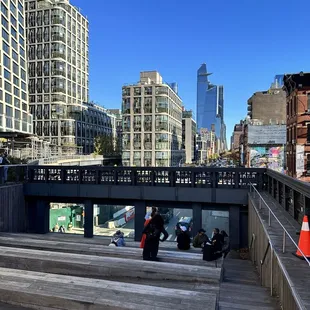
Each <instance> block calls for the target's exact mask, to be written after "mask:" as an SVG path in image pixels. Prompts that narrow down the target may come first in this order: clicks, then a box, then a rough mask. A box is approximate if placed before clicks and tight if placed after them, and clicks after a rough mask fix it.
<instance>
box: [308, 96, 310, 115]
mask: <svg viewBox="0 0 310 310" xmlns="http://www.w3.org/2000/svg"><path fill="white" fill-rule="evenodd" d="M307 110H308V112H310V93H308V94H307Z"/></svg>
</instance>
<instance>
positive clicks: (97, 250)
mask: <svg viewBox="0 0 310 310" xmlns="http://www.w3.org/2000/svg"><path fill="white" fill-rule="evenodd" d="M59 235H60V234H59ZM61 236H63V235H61ZM39 237H40V236H39ZM69 240H70V242H69V241H68V240H67V238H60V240H58V241H55V240H43V239H41V238H31V237H29V236H28V235H26V234H24V235H21V234H16V235H15V234H1V235H0V246H4V247H14V248H23V249H33V250H43V251H53V252H64V253H71V254H82V255H95V256H109V257H119V258H121V257H126V258H130V259H134V260H142V249H140V248H137V247H133V246H132V247H130V246H126V247H109V246H106V245H102V244H89V243H88V242H87V239H85V238H83V240H80V239H79V238H75V240H74V238H72V237H70V236H69ZM81 241H83V242H81ZM173 249H174V251H172V250H170V251H169V250H167V247H166V248H164V249H162V247H161V249H160V250H159V258H160V261H161V262H165V263H180V264H184V265H197V266H210V267H218V268H221V266H222V259H219V260H217V261H212V262H207V261H203V260H202V253H201V251H191V252H187V251H179V250H176V248H175V247H174V246H173ZM176 253H177V255H176Z"/></svg>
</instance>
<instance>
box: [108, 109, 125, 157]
mask: <svg viewBox="0 0 310 310" xmlns="http://www.w3.org/2000/svg"><path fill="white" fill-rule="evenodd" d="M108 112H109V115H112V116H114V117H115V128H113V124H112V128H113V132H114V133H113V136H114V138H115V142H116V145H115V149H116V150H117V151H119V152H121V149H122V131H123V126H122V123H123V120H122V112H121V110H120V109H109V110H108Z"/></svg>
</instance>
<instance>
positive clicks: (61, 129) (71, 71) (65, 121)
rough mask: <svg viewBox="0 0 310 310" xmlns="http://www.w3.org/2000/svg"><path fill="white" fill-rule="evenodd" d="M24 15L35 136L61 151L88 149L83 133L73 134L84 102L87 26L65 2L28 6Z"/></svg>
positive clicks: (29, 0)
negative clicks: (79, 148) (78, 148)
mask: <svg viewBox="0 0 310 310" xmlns="http://www.w3.org/2000/svg"><path fill="white" fill-rule="evenodd" d="M26 12H27V16H26V21H27V23H26V24H27V36H28V40H27V49H28V55H29V101H30V111H31V113H32V114H33V116H34V122H33V124H34V133H35V134H37V135H38V136H39V137H42V138H44V140H45V141H49V142H50V143H51V144H53V145H57V146H59V147H62V148H66V147H67V148H72V149H74V148H75V147H85V146H86V145H90V144H91V143H92V141H91V139H92V137H91V135H89V136H87V134H86V129H85V131H84V132H81V135H78V134H77V133H76V131H77V130H78V127H77V126H78V123H77V122H76V119H77V118H79V117H80V116H79V115H80V114H81V112H82V111H83V108H85V107H83V103H84V102H88V88H89V86H88V83H89V82H88V72H89V69H88V20H87V19H86V18H85V17H84V16H83V15H82V14H81V13H80V11H79V9H78V8H76V7H75V6H73V5H71V4H70V3H69V1H68V0H38V1H33V0H26ZM82 125H83V124H82ZM83 140H84V142H83Z"/></svg>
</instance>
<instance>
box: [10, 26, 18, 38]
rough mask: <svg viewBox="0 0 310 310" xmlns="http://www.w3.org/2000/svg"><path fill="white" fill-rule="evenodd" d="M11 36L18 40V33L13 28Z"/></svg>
mask: <svg viewBox="0 0 310 310" xmlns="http://www.w3.org/2000/svg"><path fill="white" fill-rule="evenodd" d="M11 35H12V36H13V37H14V38H15V39H16V40H17V31H16V30H15V29H14V28H13V27H11Z"/></svg>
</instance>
